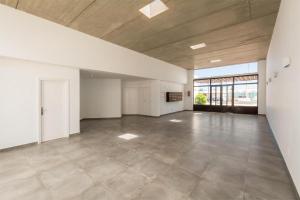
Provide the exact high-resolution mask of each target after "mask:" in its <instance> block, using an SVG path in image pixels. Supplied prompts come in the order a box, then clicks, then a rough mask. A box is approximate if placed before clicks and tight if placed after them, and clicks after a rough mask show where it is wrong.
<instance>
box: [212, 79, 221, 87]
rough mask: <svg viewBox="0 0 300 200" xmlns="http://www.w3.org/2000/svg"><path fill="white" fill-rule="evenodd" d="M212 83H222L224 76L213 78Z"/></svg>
mask: <svg viewBox="0 0 300 200" xmlns="http://www.w3.org/2000/svg"><path fill="white" fill-rule="evenodd" d="M211 85H222V78H214V79H211Z"/></svg>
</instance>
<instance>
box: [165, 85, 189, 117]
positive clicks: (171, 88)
mask: <svg viewBox="0 0 300 200" xmlns="http://www.w3.org/2000/svg"><path fill="white" fill-rule="evenodd" d="M167 92H184V85H183V84H178V83H172V82H166V81H160V115H165V114H169V113H173V112H178V111H182V110H184V103H183V101H175V102H166V93H167Z"/></svg>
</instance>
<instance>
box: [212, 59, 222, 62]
mask: <svg viewBox="0 0 300 200" xmlns="http://www.w3.org/2000/svg"><path fill="white" fill-rule="evenodd" d="M221 61H222V60H220V59H216V60H211V61H210V62H211V63H217V62H221Z"/></svg>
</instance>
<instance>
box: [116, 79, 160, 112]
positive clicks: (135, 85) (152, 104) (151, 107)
mask: <svg viewBox="0 0 300 200" xmlns="http://www.w3.org/2000/svg"><path fill="white" fill-rule="evenodd" d="M159 86H160V85H159V81H158V80H139V81H124V82H123V87H122V88H123V91H122V94H123V99H122V105H123V106H122V109H123V110H122V113H123V114H125V115H148V116H159V115H160V108H159V106H160V101H159V92H160V89H159Z"/></svg>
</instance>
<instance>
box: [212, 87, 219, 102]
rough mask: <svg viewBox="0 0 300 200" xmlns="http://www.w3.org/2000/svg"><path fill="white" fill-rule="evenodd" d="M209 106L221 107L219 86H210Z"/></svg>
mask: <svg viewBox="0 0 300 200" xmlns="http://www.w3.org/2000/svg"><path fill="white" fill-rule="evenodd" d="M211 105H212V106H220V105H221V86H211Z"/></svg>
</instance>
